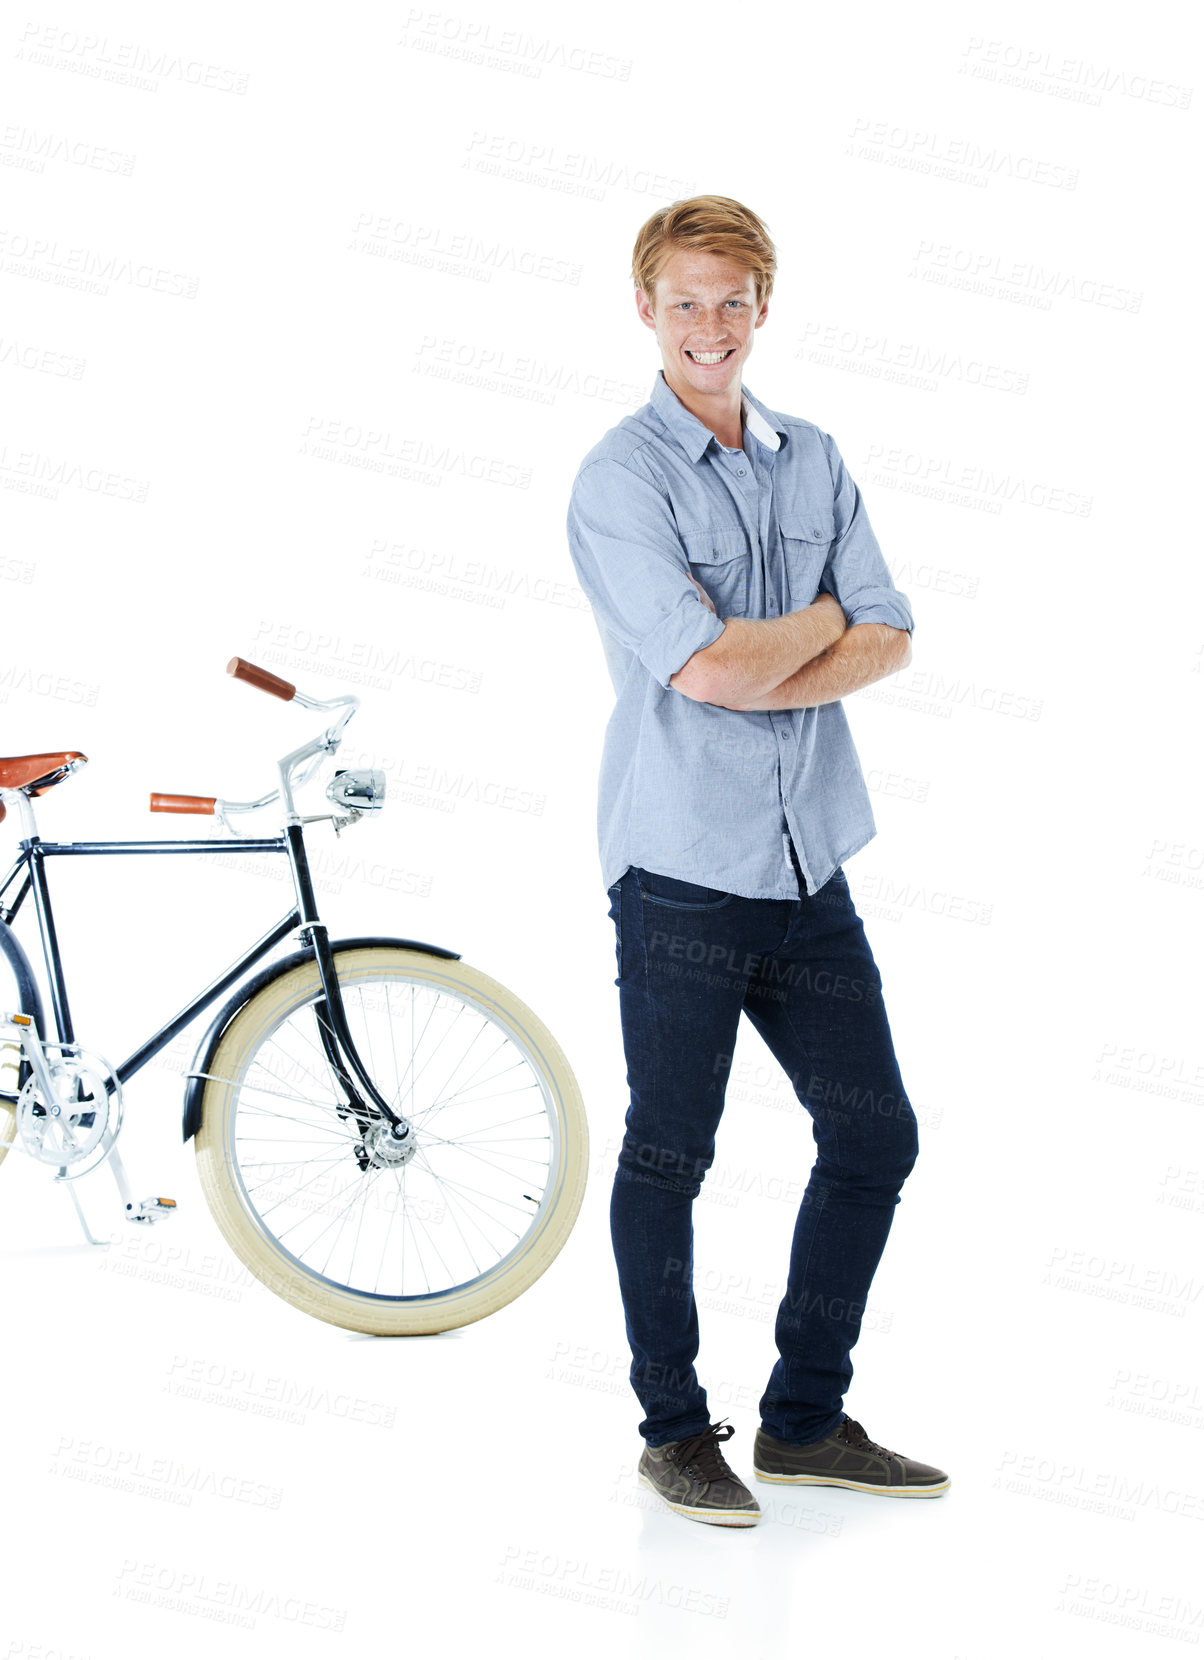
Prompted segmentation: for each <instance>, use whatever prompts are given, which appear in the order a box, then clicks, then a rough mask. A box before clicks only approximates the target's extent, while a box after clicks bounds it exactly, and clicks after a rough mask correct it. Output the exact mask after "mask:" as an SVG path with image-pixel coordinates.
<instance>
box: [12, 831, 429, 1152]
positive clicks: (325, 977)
mask: <svg viewBox="0 0 1204 1660" xmlns="http://www.w3.org/2000/svg"><path fill="white" fill-rule="evenodd" d="M19 846H20V850H21V851H20V853H19V855H18V857H17V860H16V862H15V864H14V865H13V867H12V869H11V870H10V871H9V873H8V875H7V876H6V877H5V879H4V881H3V883H0V897H2V896H3V894H4V893H5V892H6V891H7V889H8V888H9V887H11V886H12V883H13V881H14V880H15V879H16V877H17V876H18V875H19V874H20V872H21V871H22V870H23V869H24V870H25V872H26V875H25V880H24V882H23V883H22V885H21V888H20V891H19V892H18V893H17V896H16V898H15V899H14V900H13V902H12V904H11V905H9V906H7V907H5V906H0V921H4V922H9V921H11V920H12V918H13V917H14V916H16V914H17V912H18V910H20V908H21V905H22V902H23V901H24V899H25V897H26V895H27V894H28V893H30V892H31V891H32V893H33V899H34V907H35V909H36V911H37V916H38V932H39V933H40V935H41V939H42V950H43V952H44V954H45V958H46V973H47V977H48V979H49V983H50V1000H51V1007H52V1009H53V1012H54V1024H55V1035H56V1037H57V1039H58V1041H59V1042H60V1043H73V1042H74V1041H75V1028H74V1025H73V1024H72V1020H71V1009H70V1005H69V1003H68V1000H67V983H66V977H65V975H64V972H63V962H62V957H61V955H60V953H59V943H58V934H57V931H56V929H55V925H54V911H53V909H52V907H51V903H50V888H49V884H48V882H47V879H46V861H47V859H51V858H63V859H68V858H92V857H97V856H102V855H128V854H139V853H141V854H148V855H151V856H156V855H159V854H165V853H229V852H230V850H231V848H232V847H237V848H240V849H242V850H245V851H247V852H252V853H283V854H285V855H286V857H287V858H288V861H289V866H290V869H291V871H292V876H293V885H294V887H295V889H296V894H297V904H296V906H295V907H294V908H293V909H292V910H291V911H290V912H289V913H288V915H287V916H285V917H282V918H281V920H280V921H279V922H278V923H276V925H275V926H274V927H273V928H270V929H269V930H268V932H267V933H266V934H265V935H264V936H263V938H262V939H260V940H258V941H256V943H255V944H254V945H253V946H251V948H250V949H249V950H248V951H246V952H244V953H243V955H242V956H241V957H240V958H239V959H238V961H237V962H236V963H233V964H231V966H230V967H229V968H228V969H227V970H226V972H225V973H224V974H222V975H220V976H219V977H218V978H217V979H216V980H214V981H213V982H212V984H211V985H209V986H207V987H206V988H205V990H204V991H203V992H201V993H200V995H199V996H197V997H194V998H193V1000H192V1001H191V1002H190V1003H188V1004H186V1005H185V1007H184V1008H182V1009H181V1010H180V1012H179V1014H177V1015H176V1016H175V1018H174V1019H172V1020H169V1021H168V1022H167V1023H166V1025H164V1026H161V1027H160V1028H159V1030H158V1031H157V1032H155V1033H154V1034H153V1035H152V1036H151V1037H150V1038H148V1039H147V1041H146V1042H145V1043H144V1044H142V1045H141V1047H140V1048H138V1049H135V1051H134V1053H133V1054H132V1055H131V1056H130V1057H129V1058H128V1059H127V1060H125V1061H123V1062H122V1063H121V1065H120V1066H118V1067H116V1068H115V1069H114V1075H115V1077H116V1078H117V1080H118V1082H119V1083H122V1084H124V1083H125V1082H126V1080H127V1079H129V1078H132V1077H133V1076H134V1074H135V1073H136V1072H139V1071H140V1070H141V1069H142V1068H143V1067H144V1066H145V1065H146V1063H147V1062H148V1061H149V1060H152V1059H153V1058H154V1057H155V1056H156V1055H157V1054H158V1053H159V1051H160V1050H161V1049H164V1048H166V1046H167V1045H168V1044H169V1043H170V1042H171V1041H172V1039H173V1038H174V1037H175V1036H176V1035H177V1034H178V1033H179V1032H181V1031H182V1030H183V1029H184V1027H185V1026H187V1025H188V1024H189V1023H190V1022H191V1021H192V1020H194V1019H195V1018H196V1016H197V1015H198V1014H200V1013H201V1012H202V1010H204V1009H207V1008H209V1007H210V1006H211V1005H212V1004H213V1003H215V1002H216V1001H217V999H218V998H219V997H220V996H221V995H222V993H223V992H226V991H229V989H230V988H231V987H232V986H233V985H234V984H235V983H236V982H237V981H238V980H239V979H240V978H241V977H242V975H243V974H245V973H246V971H247V970H248V969H249V968H250V967H251V966H252V965H253V964H254V963H257V962H259V961H260V959H261V958H263V957H266V956H267V954H268V952H269V951H271V950H272V948H273V947H274V946H276V945H278V944H279V943H280V941H281V940H282V939H284V937H285V936H286V935H287V934H290V933H292V932H293V930H294V929H298V930H299V931H300V937H301V940H302V942H303V945H304V946H305V947H307V948H308V950H309V953H310V955H311V956H312V957H313V958H314V959H315V960H316V962H317V966H318V974H319V977H320V979H321V984H322V998H321V1000H320V1001H319V1002H318V1003H316V1004H315V1006H314V1013H315V1016H316V1019H317V1023H318V1036H319V1038H320V1040H321V1043H322V1049H323V1051H324V1053H325V1055H326V1059H327V1060H328V1061H329V1063H330V1065H331V1068H332V1069H333V1071H334V1074H335V1076H336V1077H337V1078H338V1080H339V1084H340V1086H341V1088H342V1089H343V1092H344V1094H345V1095H346V1096H347V1104H348V1106H349V1108H350V1109H351V1110H352V1111H354V1112H355V1113H356V1114H357V1115H359V1116H361V1117H365V1118H373V1117H376V1116H377V1115H379V1116H381V1117H383V1118H385V1119H386V1120H387V1121H388V1122H389V1123H390V1124H391V1125H393V1126H394V1127H396V1126H398V1125H399V1124H401V1122H402V1120H401V1118H400V1117H399V1116H398V1114H397V1113H396V1112H395V1111H394V1110H393V1108H392V1107H391V1106H390V1105H389V1103H388V1102H387V1101H386V1100H385V1099H384V1098H383V1096H381V1095H380V1093H379V1092H378V1090H377V1089H376V1086H375V1085H374V1084H373V1082H372V1079H371V1077H370V1075H369V1073H368V1070H367V1068H366V1067H365V1066H364V1063H363V1061H362V1060H361V1058H360V1055H359V1052H358V1050H357V1049H356V1047H355V1042H354V1040H353V1038H352V1036H351V1030H350V1027H349V1026H348V1023H347V1013H346V1010H345V1009H344V1007H343V997H342V992H341V991H340V989H339V982H338V977H337V975H336V974H335V970H334V955H333V953H332V951H331V949H330V940H329V937H328V935H327V932H326V926H325V924H324V923H322V922H321V921H320V920H319V918H318V912H317V903H316V900H315V898H314V890H313V883H312V881H311V879H310V874H309V861H308V858H307V856H306V852H305V842H304V838H303V836H302V831H301V826H300V825H299V824H290V825H288V826H287V827H286V828H285V830H284V831H283V833H282V834H281V835H279V836H273V837H266V838H247V839H245V840H242V839H240V840H238V841H234V842H221V841H182V840H181V841H153V842H152V841H143V842H44V841H42V840H41V838H40V837H33V838H31V839H29V840H26V841H22V842H21V843H20V844H19ZM41 1035H42V1036H45V1034H44V1033H43V1034H41ZM357 1083H358V1085H359V1089H357V1088H356V1084H357ZM361 1090H362V1092H363V1096H366V1097H367V1103H370V1104H367V1103H365V1101H364V1099H363V1096H361V1094H360V1091H361Z"/></svg>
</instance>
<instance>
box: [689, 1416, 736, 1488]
mask: <svg viewBox="0 0 1204 1660" xmlns="http://www.w3.org/2000/svg"><path fill="white" fill-rule="evenodd" d="M735 1433H736V1426H735V1424H729V1423H728V1422H727V1420H726V1419H725V1418H721V1419H720V1420H719V1423H717V1424H712V1425H711V1426H710V1428H709V1429H704V1430H703V1431H702V1433H701V1434H700V1435H691V1436H689V1437H688V1439H686V1440H685V1441H680V1442H678V1444H677V1446H676V1447H675V1448H674V1451H673V1462H674V1464H676V1466H677V1468H678V1469H679V1470H680V1471H681V1472H682V1474H683V1475H686V1474H692V1475H695V1476H697V1477H698V1479H699V1480H700V1481H726V1480H728V1479H730V1477H731V1474H732V1472H731V1470H730V1469H729V1468H728V1465H727V1460H726V1459H725V1458H724V1456H723V1454H722V1453H721V1452H720V1451H719V1443H720V1442H721V1441H730V1440H731V1438H732V1436H733V1435H735Z"/></svg>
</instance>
